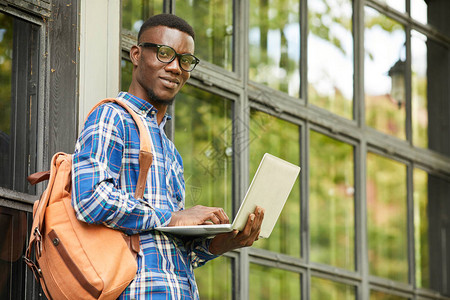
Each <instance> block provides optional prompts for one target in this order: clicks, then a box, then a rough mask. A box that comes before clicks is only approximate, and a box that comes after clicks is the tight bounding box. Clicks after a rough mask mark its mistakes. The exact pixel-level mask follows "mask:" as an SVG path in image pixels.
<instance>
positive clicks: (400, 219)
mask: <svg viewBox="0 0 450 300" xmlns="http://www.w3.org/2000/svg"><path fill="white" fill-rule="evenodd" d="M366 190H367V195H366V197H367V218H368V220H367V227H368V231H369V232H368V239H369V268H370V273H371V274H372V275H376V276H379V277H384V278H388V279H391V280H396V281H402V282H408V249H407V223H406V166H405V165H404V164H401V163H399V162H396V161H393V160H391V159H388V158H384V157H382V156H379V155H376V154H373V153H368V155H367V185H366Z"/></svg>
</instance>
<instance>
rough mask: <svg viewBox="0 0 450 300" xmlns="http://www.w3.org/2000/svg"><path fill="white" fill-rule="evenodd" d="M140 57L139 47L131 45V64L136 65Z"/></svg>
mask: <svg viewBox="0 0 450 300" xmlns="http://www.w3.org/2000/svg"><path fill="white" fill-rule="evenodd" d="M140 58H141V47H138V46H136V45H133V46H132V47H131V49H130V60H131V63H132V64H133V66H135V67H137V65H138V62H139V59H140Z"/></svg>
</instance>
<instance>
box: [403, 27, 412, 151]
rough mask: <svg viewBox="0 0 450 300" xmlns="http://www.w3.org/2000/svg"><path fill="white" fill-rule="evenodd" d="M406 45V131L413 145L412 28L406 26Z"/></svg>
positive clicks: (407, 137) (407, 138) (408, 139)
mask: <svg viewBox="0 0 450 300" xmlns="http://www.w3.org/2000/svg"><path fill="white" fill-rule="evenodd" d="M405 38H406V40H405V45H406V59H405V63H406V70H405V73H404V76H405V114H406V118H405V130H406V132H405V133H406V140H407V141H409V142H410V143H411V145H412V144H413V140H412V134H413V132H412V77H411V76H412V71H411V63H412V59H411V26H410V25H406V26H405Z"/></svg>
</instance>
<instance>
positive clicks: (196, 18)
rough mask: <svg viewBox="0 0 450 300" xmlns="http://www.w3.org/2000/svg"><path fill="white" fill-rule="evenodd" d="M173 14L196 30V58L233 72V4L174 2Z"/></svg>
mask: <svg viewBox="0 0 450 300" xmlns="http://www.w3.org/2000/svg"><path fill="white" fill-rule="evenodd" d="M176 12H177V16H179V17H181V18H183V19H185V20H186V21H187V22H188V23H189V24H191V25H192V27H193V28H194V30H195V55H196V56H197V57H198V58H199V59H200V60H205V61H208V62H211V63H213V64H215V65H217V66H219V67H222V68H225V69H226V70H228V71H232V69H233V33H234V24H233V0H203V1H186V0H177V1H176Z"/></svg>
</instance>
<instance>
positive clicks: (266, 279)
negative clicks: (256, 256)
mask: <svg viewBox="0 0 450 300" xmlns="http://www.w3.org/2000/svg"><path fill="white" fill-rule="evenodd" d="M300 279H301V275H300V274H298V273H294V272H290V271H285V270H281V269H276V268H270V267H266V266H261V265H257V264H250V287H249V289H250V295H249V296H250V297H249V299H254V300H272V299H289V300H296V299H298V300H300V295H301V288H300Z"/></svg>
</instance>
